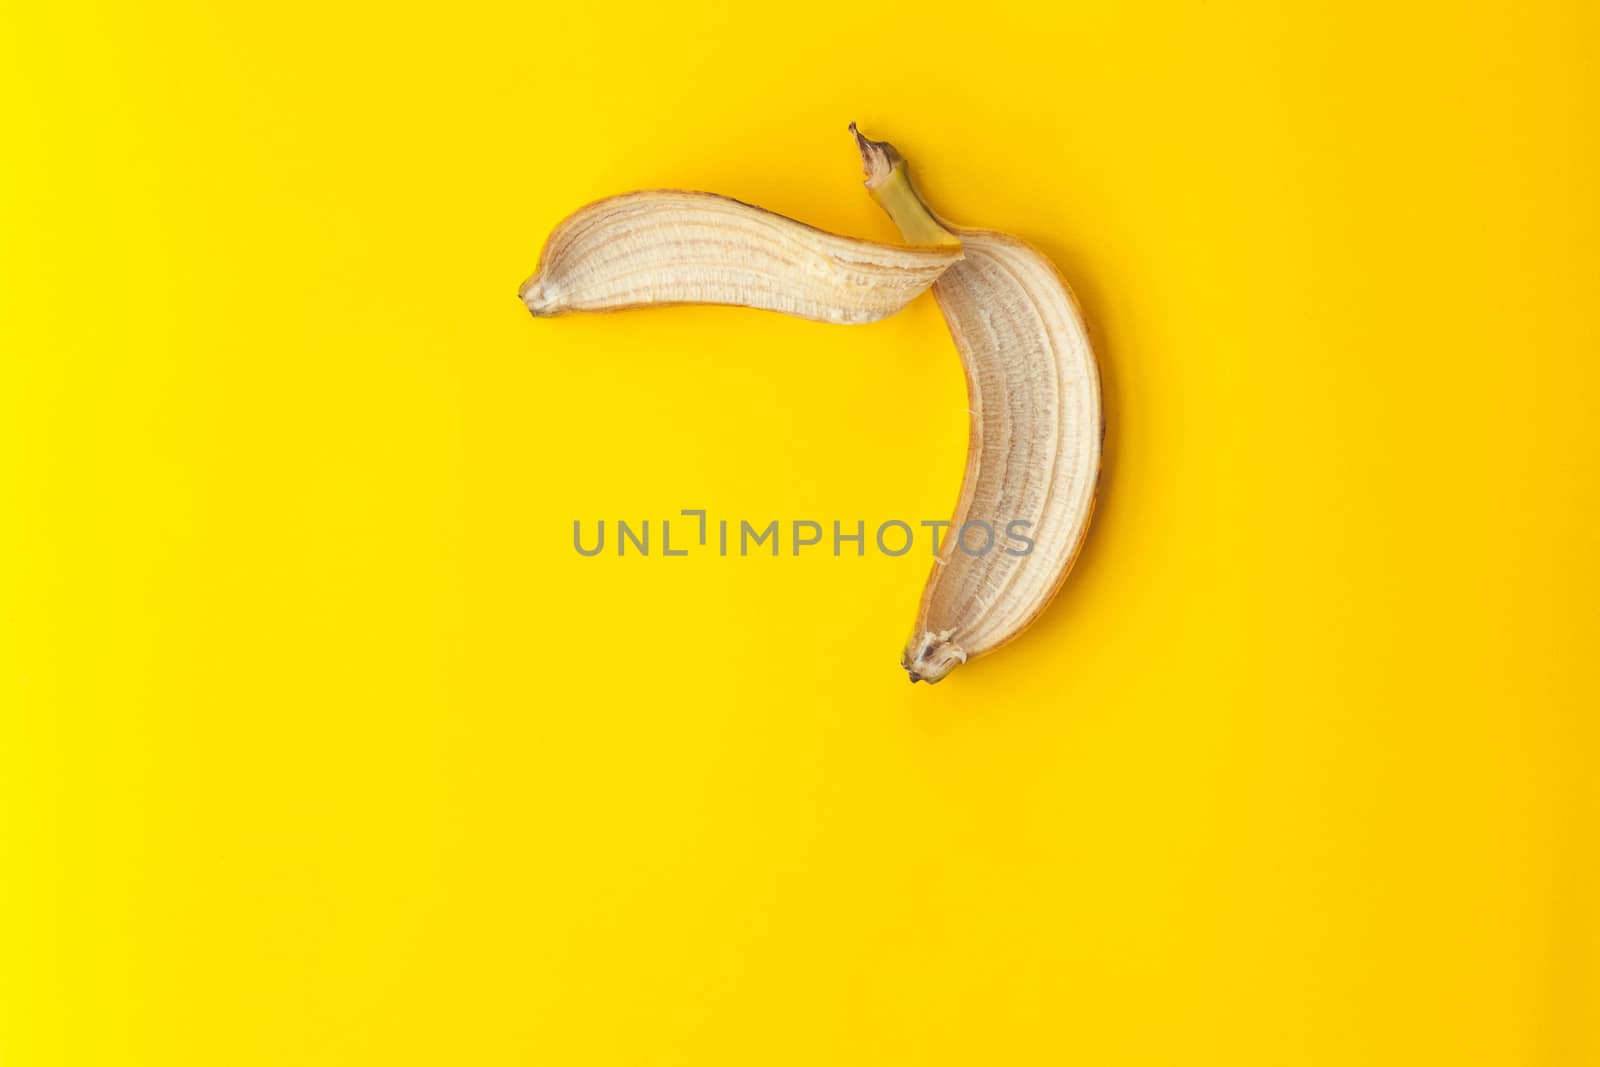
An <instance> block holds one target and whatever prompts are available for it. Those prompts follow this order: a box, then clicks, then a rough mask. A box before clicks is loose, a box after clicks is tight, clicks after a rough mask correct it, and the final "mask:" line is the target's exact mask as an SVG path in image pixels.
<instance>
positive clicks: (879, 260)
mask: <svg viewBox="0 0 1600 1067" xmlns="http://www.w3.org/2000/svg"><path fill="white" fill-rule="evenodd" d="M960 258H961V252H960V249H959V248H955V247H945V248H932V247H916V246H905V245H890V244H880V243H878V242H874V241H862V240H857V239H855V238H852V237H842V236H839V235H837V234H832V233H827V232H826V231H823V230H819V229H816V228H815V227H812V226H807V225H806V224H804V223H802V222H796V221H795V220H794V219H791V218H787V217H785V216H783V215H778V214H775V213H773V212H771V211H766V210H764V209H762V208H758V207H753V206H751V205H750V204H745V203H742V202H740V201H738V200H732V199H729V198H727V197H724V196H717V195H716V194H714V193H697V192H677V191H654V192H640V193H627V194H625V195H623V196H615V197H611V198H609V199H606V200H601V201H598V202H596V203H593V204H590V205H589V206H588V207H585V208H582V209H580V210H579V211H577V212H576V213H574V214H573V215H571V216H569V217H568V218H567V219H565V220H564V221H562V222H561V223H560V224H559V225H557V226H556V228H555V230H554V231H553V232H552V233H551V234H550V239H549V240H548V241H547V242H546V243H545V248H544V253H543V255H542V256H541V257H540V260H539V270H538V272H537V273H536V274H534V276H533V277H532V278H529V279H528V280H527V281H526V282H525V283H523V286H522V290H521V296H522V299H523V301H524V303H526V304H527V305H528V309H529V310H530V311H532V312H533V313H534V314H535V315H555V314H559V313H561V312H565V311H614V310H618V309H621V308H633V307H642V306H647V305H657V304H731V305H737V306H741V307H753V308H762V309H765V310H768V311H779V312H783V313H784V314H787V315H795V316H798V317H800V318H803V319H813V320H816V321H818V322H837V323H863V322H873V321H875V320H877V319H881V318H883V317H884V316H886V315H891V314H893V313H894V312H896V311H899V310H900V309H901V308H903V307H905V305H906V304H908V303H910V302H911V301H912V300H913V299H915V298H916V297H917V296H918V295H919V294H920V293H922V292H924V291H925V290H927V288H928V287H929V286H930V285H932V284H933V282H934V280H935V279H937V278H938V277H939V275H940V274H941V273H943V272H944V270H945V269H946V268H948V267H949V266H950V265H951V264H952V263H955V262H957V261H958V260H959V259H960Z"/></svg>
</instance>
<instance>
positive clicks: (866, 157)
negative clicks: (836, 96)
mask: <svg viewBox="0 0 1600 1067" xmlns="http://www.w3.org/2000/svg"><path fill="white" fill-rule="evenodd" d="M850 132H851V133H853V134H855V137H856V147H857V148H858V149H860V150H861V169H862V170H863V171H864V172H865V173H866V176H867V182H866V185H867V188H868V189H876V188H877V187H878V186H879V185H881V184H883V182H885V181H886V180H888V178H889V176H890V175H891V174H893V173H894V168H895V167H897V166H899V165H900V164H902V163H904V162H905V160H904V159H903V158H901V156H900V153H899V152H896V151H895V148H894V145H892V144H890V143H889V142H888V141H874V140H873V139H872V138H870V137H868V136H867V135H866V134H864V133H862V132H861V131H860V130H858V129H857V128H856V124H855V123H853V122H852V123H851V124H850Z"/></svg>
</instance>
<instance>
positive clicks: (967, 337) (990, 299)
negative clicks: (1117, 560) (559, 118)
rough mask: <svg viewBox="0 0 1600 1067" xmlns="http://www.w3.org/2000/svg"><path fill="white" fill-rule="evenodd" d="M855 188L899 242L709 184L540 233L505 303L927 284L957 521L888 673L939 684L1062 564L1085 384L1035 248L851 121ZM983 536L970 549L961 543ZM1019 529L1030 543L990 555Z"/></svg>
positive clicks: (1026, 609) (889, 300)
mask: <svg viewBox="0 0 1600 1067" xmlns="http://www.w3.org/2000/svg"><path fill="white" fill-rule="evenodd" d="M850 129H851V130H852V132H854V133H855V135H856V142H857V145H858V147H859V148H860V151H861V159H862V163H863V166H864V167H865V170H866V177H867V180H866V185H867V189H868V190H869V191H870V192H871V194H872V196H873V197H874V199H876V200H877V201H878V203H879V205H880V206H882V207H883V208H884V210H885V211H887V212H888V213H889V215H890V217H891V218H892V219H893V220H894V223H895V225H896V226H897V227H898V228H899V230H900V233H901V236H902V237H903V238H904V239H905V240H906V242H907V244H905V245H891V244H880V243H877V242H873V241H863V240H858V239H856V238H852V237H843V236H840V235H837V234H832V233H827V232H824V231H822V230H818V229H816V228H814V227H811V226H807V225H805V224H804V223H801V222H796V221H795V220H794V219H790V218H786V217H784V216H782V215H777V214H774V213H773V212H770V211H766V210H763V209H761V208H758V207H753V206H752V205H750V204H745V203H741V202H740V201H737V200H732V199H729V198H727V197H723V196H717V195H715V194H713V193H697V192H681V191H654V192H638V193H627V194H624V195H622V196H614V197H611V198H609V199H606V200H600V201H597V202H596V203H593V204H590V205H589V206H588V207H585V208H582V209H580V210H579V211H577V212H575V213H574V214H572V215H571V216H569V217H568V218H566V219H565V220H564V221H562V222H561V223H560V224H558V225H557V226H556V228H555V230H554V231H553V232H552V233H551V234H550V237H549V239H548V240H547V241H546V242H545V247H544V252H543V253H542V254H541V256H540V258H539V269H538V271H537V272H536V273H535V274H534V275H533V277H531V278H529V279H528V280H527V281H526V282H524V283H523V285H522V288H521V289H520V290H519V295H520V296H521V297H522V300H523V302H524V303H525V304H526V305H527V307H528V310H529V311H531V312H533V314H534V315H537V316H547V315H557V314H560V313H562V312H567V311H613V310H618V309H622V308H635V307H646V306H650V305H656V304H731V305H737V306H743V307H754V308H763V309H766V310H769V311H779V312H783V313H785V314H788V315H795V316H798V317H800V318H804V319H813V320H816V321H818V322H834V323H864V322H873V321H875V320H877V319H881V318H883V317H884V316H886V315H890V314H893V313H894V312H896V311H898V310H900V309H901V308H903V307H904V306H905V305H906V304H908V303H910V302H911V301H912V300H914V299H915V298H916V297H917V296H918V295H919V294H921V293H922V292H924V291H925V290H927V289H928V288H930V287H931V288H932V289H933V294H934V297H935V298H936V299H937V300H938V302H939V307H940V310H941V311H942V312H943V313H944V318H945V322H946V324H947V325H948V326H949V328H950V334H951V337H952V338H953V339H954V341H955V344H956V349H957V351H958V352H959V353H960V356H961V362H962V365H963V367H964V368H965V370H966V376H967V392H968V401H969V403H968V407H969V410H970V411H971V414H972V419H971V425H970V433H969V441H968V450H967V467H966V475H965V477H964V478H963V479H962V483H961V494H960V497H959V499H958V501H957V503H956V511H955V517H954V518H953V520H952V521H951V523H950V525H949V527H948V529H947V532H946V534H945V537H944V540H943V541H942V542H941V544H940V545H939V549H938V552H937V554H936V556H935V560H934V568H933V573H932V574H931V575H929V577H928V581H927V584H926V586H925V587H924V589H923V593H922V601H921V605H920V607H919V609H918V612H917V618H916V623H915V625H914V626H913V629H912V634H911V639H910V641H909V642H908V643H907V645H906V649H905V654H904V655H903V656H902V658H901V665H902V666H903V667H905V669H906V671H907V672H908V673H909V674H910V676H911V680H912V681H913V682H917V681H927V682H930V683H931V682H937V681H939V680H940V679H942V678H943V677H944V676H945V675H947V674H949V673H950V671H952V670H953V669H955V668H956V667H957V666H959V665H960V664H962V663H965V662H966V661H967V660H969V659H971V658H972V657H974V656H981V655H984V654H985V653H988V652H992V651H994V650H995V649H997V648H999V647H1000V646H1001V645H1003V644H1005V643H1006V642H1008V641H1010V640H1012V639H1013V638H1015V637H1016V636H1017V635H1018V634H1020V633H1021V632H1022V631H1023V630H1024V629H1026V628H1027V626H1028V625H1029V624H1030V623H1031V622H1032V621H1033V620H1034V619H1035V618H1037V617H1038V615H1039V613H1040V612H1042V611H1043V610H1044V608H1045V606H1046V605H1047V604H1048V603H1049V602H1050V600H1051V598H1052V597H1053V596H1055V594H1056V591H1057V590H1058V589H1059V588H1060V587H1061V583H1062V581H1063V580H1064V579H1065V578H1066V575H1067V571H1068V570H1070V569H1071V567H1072V564H1073V561H1074V560H1075V559H1076V557H1077V554H1078V550H1079V548H1080V547H1081V546H1082V544H1083V538H1084V533H1085V531H1086V530H1087V529H1088V525H1089V517H1090V515H1091V513H1092V512H1093V511H1094V500H1095V489H1096V485H1097V482H1098V479H1099V473H1100V448H1101V436H1102V426H1103V423H1102V417H1101V410H1100V376H1099V370H1098V368H1097V366H1096V364H1095V358H1094V352H1093V351H1092V349H1091V348H1090V346H1089V336H1088V331H1087V330H1086V329H1085V327H1084V323H1083V317H1082V315H1081V314H1080V313H1079V311H1078V306H1077V304H1076V302H1075V301H1074V300H1073V297H1072V293H1071V290H1069V289H1068V288H1067V286H1066V283H1065V282H1063V281H1062V279H1061V276H1060V275H1059V274H1058V273H1057V272H1056V269H1055V267H1054V266H1052V265H1051V263H1050V261H1049V260H1048V259H1046V258H1045V257H1044V256H1043V255H1041V254H1040V253H1039V252H1037V251H1035V250H1034V249H1033V248H1031V247H1029V246H1028V245H1026V244H1024V243H1023V242H1021V241H1019V240H1017V239H1016V238H1014V237H1009V236H1007V235H1005V234H1001V233H994V232H991V231H988V230H968V229H958V228H956V227H953V226H950V225H948V224H947V223H945V222H943V221H942V220H941V219H939V217H938V216H937V215H935V214H934V213H933V212H932V211H931V210H929V209H928V207H927V205H926V204H925V203H924V202H923V201H922V199H921V197H920V196H919V195H918V194H917V192H916V190H915V188H914V187H913V186H912V184H911V181H910V177H909V174H908V172H907V170H906V165H905V161H904V160H903V159H902V158H901V157H900V155H899V153H898V152H896V151H895V150H894V148H893V146H891V145H889V144H887V143H886V142H882V141H872V140H868V139H867V138H866V137H864V136H862V135H861V133H860V132H859V131H857V130H856V129H855V126H854V125H853V124H852V126H851V127H850ZM974 525H975V526H978V527H981V528H983V529H986V530H988V531H990V541H989V542H988V543H987V544H985V545H984V549H983V550H982V551H974V550H973V548H972V547H971V546H969V545H968V543H967V541H966V539H965V537H966V533H967V530H968V528H969V527H970V526H974ZM996 527H1004V528H1005V529H1006V530H1007V532H1008V533H1010V532H1011V531H1013V530H1017V529H1021V530H1024V531H1027V534H1028V536H1027V537H1026V538H1025V540H1026V543H1027V544H1028V546H1029V549H1028V550H1027V551H1016V550H1014V549H1009V548H1008V549H1006V550H1003V551H1000V550H991V549H992V548H993V542H992V531H993V530H994V529H995V528H996Z"/></svg>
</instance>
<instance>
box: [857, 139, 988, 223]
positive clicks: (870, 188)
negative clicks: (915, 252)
mask: <svg viewBox="0 0 1600 1067" xmlns="http://www.w3.org/2000/svg"><path fill="white" fill-rule="evenodd" d="M850 132H851V133H853V134H855V135H856V147H857V148H859V149H860V150H861V166H862V168H863V169H864V170H865V171H866V175H867V180H866V186H867V192H869V193H871V194H872V199H874V200H876V201H877V202H878V205H879V206H880V207H882V208H883V210H885V211H887V212H888V213H889V217H890V218H891V219H893V220H894V224H895V226H896V227H898V228H899V230H900V236H902V237H904V238H905V239H906V241H907V242H908V243H910V244H914V245H936V246H949V245H959V244H960V243H961V239H960V238H959V237H957V236H956V235H955V234H953V233H951V232H950V231H949V230H947V229H945V227H944V226H943V225H942V224H941V223H940V222H939V220H938V219H937V218H936V217H935V216H934V214H933V212H931V211H929V210H928V205H926V204H924V203H923V202H922V198H921V197H920V196H918V195H917V190H916V188H915V187H913V186H912V184H911V174H910V172H909V171H907V170H906V161H905V160H904V159H902V158H901V156H900V153H899V152H896V151H895V149H894V145H892V144H890V143H889V142H888V141H874V140H871V139H869V138H867V137H864V136H863V135H862V133H861V131H860V130H858V129H856V124H855V123H853V122H852V123H851V124H850Z"/></svg>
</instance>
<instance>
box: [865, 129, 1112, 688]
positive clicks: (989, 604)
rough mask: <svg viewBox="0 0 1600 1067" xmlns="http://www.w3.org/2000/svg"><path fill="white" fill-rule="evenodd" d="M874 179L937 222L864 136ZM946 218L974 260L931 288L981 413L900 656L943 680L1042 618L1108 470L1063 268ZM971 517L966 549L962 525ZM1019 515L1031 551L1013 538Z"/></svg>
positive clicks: (913, 669) (918, 219)
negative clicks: (1104, 469) (987, 531)
mask: <svg viewBox="0 0 1600 1067" xmlns="http://www.w3.org/2000/svg"><path fill="white" fill-rule="evenodd" d="M856 139H857V144H858V146H859V147H860V149H861V158H862V163H863V165H864V166H865V168H866V172H867V187H868V189H869V190H871V191H872V194H873V197H874V198H875V199H876V200H877V201H878V202H879V204H880V205H882V206H883V207H884V209H885V210H886V211H888V212H889V214H890V216H891V217H892V218H894V220H895V223H896V225H897V226H899V227H900V229H901V231H902V232H923V231H925V230H926V229H927V226H928V223H929V220H930V218H931V219H933V220H935V221H938V222H941V223H942V220H938V219H937V216H935V215H933V213H932V212H931V211H929V209H928V208H927V206H926V205H925V204H923V202H922V201H921V199H920V198H918V197H917V196H916V195H915V190H914V189H912V188H911V185H910V179H909V177H908V176H907V173H906V169H905V161H904V160H903V159H902V158H901V156H900V154H899V153H898V152H896V151H895V150H894V148H893V146H891V145H888V144H886V143H884V142H881V141H871V140H868V139H867V138H865V137H864V136H862V135H861V134H860V133H859V131H858V132H857V133H856ZM943 225H944V226H945V227H946V228H947V229H948V230H950V231H951V232H952V233H954V234H955V236H957V237H959V238H960V240H961V245H962V249H963V251H964V253H965V254H964V257H963V259H962V261H961V262H960V263H957V264H956V265H955V266H953V267H951V268H950V269H949V270H948V271H946V272H945V273H944V274H943V275H942V276H941V277H940V278H939V280H938V281H937V282H936V283H935V284H934V286H933V295H934V298H935V299H936V300H938V302H939V308H940V310H941V311H942V312H943V313H944V318H945V323H946V324H947V325H948V326H949V328H950V335H951V337H952V338H953V339H954V341H955V345H956V350H957V351H958V352H959V353H960V356H961V363H962V366H963V367H964V368H965V370H966V375H967V395H968V404H967V407H968V409H969V411H970V412H971V423H970V427H971V429H970V433H969V438H968V444H967V467H966V473H965V475H964V477H963V478H962V482H961V495H960V497H959V498H958V500H957V502H956V510H955V514H954V516H953V517H952V520H951V525H950V528H949V530H948V531H947V533H946V535H945V539H944V541H943V543H942V544H941V545H940V549H939V555H938V559H937V560H936V562H935V564H934V567H933V571H932V573H931V574H930V575H929V576H928V582H927V584H926V586H924V588H923V593H922V602H921V605H920V607H919V608H918V611H917V619H916V622H915V624H914V625H913V627H912V632H911V639H910V641H909V642H908V643H907V645H906V651H905V655H904V657H903V658H902V663H903V665H904V666H905V668H906V670H907V671H908V672H909V673H910V675H911V680H912V681H914V682H915V681H919V680H926V681H929V682H937V681H939V680H940V679H941V678H943V677H944V676H945V675H946V674H949V673H950V671H952V670H954V669H955V668H956V667H957V666H959V665H961V664H963V663H965V662H966V661H967V660H968V659H970V658H972V657H974V656H981V655H984V654H985V653H987V652H992V651H994V650H995V649H997V648H999V647H1000V646H1001V645H1003V644H1005V643H1006V642H1007V641H1010V640H1011V639H1012V638H1014V637H1016V636H1017V635H1018V634H1020V633H1021V632H1022V631H1023V630H1025V629H1026V628H1027V627H1028V625H1029V624H1030V623H1031V622H1033V620H1034V619H1036V618H1037V617H1038V616H1039V613H1040V612H1042V611H1043V610H1044V609H1045V607H1046V605H1048V604H1049V603H1050V600H1051V599H1052V598H1053V597H1054V596H1055V594H1056V592H1057V590H1059V589H1060V588H1061V583H1062V582H1063V581H1064V580H1065V579H1066V576H1067V572H1068V571H1069V570H1070V569H1071V567H1072V563H1073V561H1074V560H1075V559H1076V558H1077V555H1078V550H1079V548H1080V547H1082V545H1083V538H1084V534H1085V532H1086V531H1087V530H1088V526H1089V518H1090V515H1091V514H1092V513H1093V511H1094V495H1095V489H1096V487H1097V485H1098V482H1099V477H1100V450H1101V440H1102V429H1103V421H1102V414H1101V406H1100V372H1099V367H1098V365H1097V364H1096V362H1095V358H1094V351H1093V349H1092V348H1091V347H1090V345H1089V333H1088V329H1087V328H1086V327H1085V325H1084V322H1083V316H1082V314H1081V312H1080V311H1079V309H1078V305H1077V301H1076V300H1074V299H1073V297H1072V292H1071V290H1069V289H1068V288H1067V285H1066V283H1065V282H1064V281H1063V280H1062V278H1061V275H1060V274H1059V273H1058V272H1057V271H1056V269H1055V266H1054V265H1053V264H1052V263H1051V262H1050V261H1049V260H1048V259H1047V258H1045V256H1044V255H1043V254H1041V253H1040V252H1038V251H1037V250H1036V249H1034V248H1032V247H1030V246H1029V245H1027V244H1025V243H1024V242H1022V241H1019V240H1018V239H1016V238H1015V237H1010V236H1007V235H1006V234H1001V233H993V232H990V231H986V230H964V229H959V228H956V227H952V226H950V225H949V224H948V223H943ZM968 522H973V523H977V522H982V523H986V524H987V525H988V526H989V528H991V529H992V530H993V531H994V534H995V542H994V544H993V545H992V546H990V547H989V548H988V550H987V551H980V550H981V549H983V548H984V545H985V543H986V540H987V534H985V533H984V531H983V529H982V528H981V527H976V526H975V527H974V528H973V529H972V530H971V531H970V532H969V534H968V538H967V541H966V544H967V546H968V547H969V548H970V549H971V550H972V551H971V552H967V551H963V549H962V542H961V534H962V528H963V525H964V524H965V523H968ZM1014 522H1021V523H1027V524H1028V525H1027V526H1026V527H1025V528H1023V531H1022V532H1023V533H1024V534H1025V536H1027V537H1028V538H1029V539H1030V540H1031V541H1032V546H1033V547H1032V549H1031V551H1028V552H1026V553H1024V554H1020V555H1012V554H1011V553H1010V552H1008V551H1007V549H1019V550H1020V546H1019V545H1017V544H1016V543H1015V542H1014V541H1013V540H1012V539H1011V538H1009V537H1008V536H1007V535H1008V526H1009V525H1010V524H1011V523H1014Z"/></svg>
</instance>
